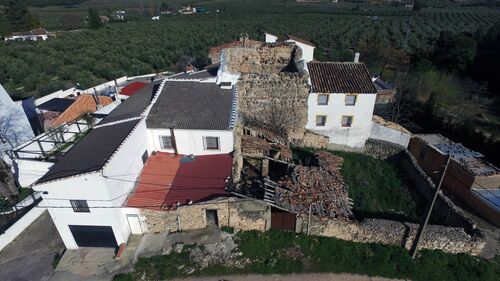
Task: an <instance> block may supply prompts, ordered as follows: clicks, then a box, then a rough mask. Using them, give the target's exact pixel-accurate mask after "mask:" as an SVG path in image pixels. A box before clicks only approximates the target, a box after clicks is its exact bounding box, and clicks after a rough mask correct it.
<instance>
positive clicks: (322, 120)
mask: <svg viewBox="0 0 500 281" xmlns="http://www.w3.org/2000/svg"><path fill="white" fill-rule="evenodd" d="M325 124H326V116H325V115H317V116H316V126H325Z"/></svg>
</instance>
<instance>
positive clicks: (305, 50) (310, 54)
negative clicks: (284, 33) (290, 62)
mask: <svg viewBox="0 0 500 281" xmlns="http://www.w3.org/2000/svg"><path fill="white" fill-rule="evenodd" d="M287 42H294V43H295V45H297V46H299V47H300V48H301V49H302V59H303V60H305V61H306V62H310V61H313V60H314V49H315V47H313V46H311V45H307V44H304V43H301V42H298V41H295V40H287Z"/></svg>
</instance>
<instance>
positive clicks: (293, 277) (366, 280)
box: [173, 273, 401, 281]
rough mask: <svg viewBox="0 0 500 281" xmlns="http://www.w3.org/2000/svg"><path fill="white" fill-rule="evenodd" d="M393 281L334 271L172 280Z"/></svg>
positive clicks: (391, 280) (179, 280) (392, 280)
mask: <svg viewBox="0 0 500 281" xmlns="http://www.w3.org/2000/svg"><path fill="white" fill-rule="evenodd" d="M255 280H259V281H304V280H310V281H389V280H390V281H395V280H401V279H389V278H381V277H370V276H366V275H352V274H334V273H308V274H289V275H281V274H272V275H258V274H251V275H232V276H214V277H193V278H185V279H174V280H173V281H255Z"/></svg>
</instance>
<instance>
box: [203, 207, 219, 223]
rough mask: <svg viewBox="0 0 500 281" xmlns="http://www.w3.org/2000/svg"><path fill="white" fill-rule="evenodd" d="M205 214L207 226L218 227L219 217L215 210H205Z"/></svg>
mask: <svg viewBox="0 0 500 281" xmlns="http://www.w3.org/2000/svg"><path fill="white" fill-rule="evenodd" d="M205 215H206V218H207V226H209V227H210V226H215V227H219V217H218V216H217V210H205Z"/></svg>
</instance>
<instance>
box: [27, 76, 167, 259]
mask: <svg viewBox="0 0 500 281" xmlns="http://www.w3.org/2000/svg"><path fill="white" fill-rule="evenodd" d="M162 85H163V84H161V83H160V82H159V81H157V82H153V83H150V84H148V85H146V86H145V87H144V88H143V91H142V93H141V94H136V95H134V96H131V97H130V98H129V99H127V100H126V101H125V102H123V103H121V104H120V105H119V106H117V107H116V108H115V109H114V110H113V111H112V112H111V113H110V114H108V116H107V117H105V118H104V119H103V120H102V121H101V122H99V123H98V124H97V125H96V126H95V127H94V128H93V129H92V130H91V131H90V132H89V133H88V134H87V135H86V136H85V137H84V138H83V139H82V140H80V141H79V142H78V143H77V144H75V145H74V146H73V147H72V148H71V149H70V150H69V151H68V152H67V153H66V154H64V155H63V156H62V157H61V158H60V159H59V160H58V161H57V162H56V163H55V164H54V165H52V166H51V167H50V168H49V170H48V172H47V173H46V174H44V175H43V176H42V177H41V178H39V179H38V180H37V181H36V182H35V183H34V184H33V185H32V188H33V189H34V190H36V191H40V192H42V198H43V201H42V202H41V203H40V206H42V207H46V208H47V210H48V211H49V213H50V215H51V217H52V220H53V221H54V224H55V226H56V228H57V230H58V232H59V234H60V236H61V238H62V240H63V242H64V244H65V245H66V248H68V249H76V248H78V247H115V246H117V245H120V244H122V243H125V242H126V241H127V239H128V237H129V235H130V233H131V226H130V225H137V223H140V222H138V216H137V212H138V210H136V209H133V208H122V205H123V203H124V202H125V200H126V198H127V196H128V194H129V193H130V192H132V190H133V189H134V187H135V180H136V178H137V176H138V175H139V174H140V172H141V170H142V168H143V165H144V163H145V161H146V160H147V159H148V157H149V155H150V154H151V152H152V151H149V150H148V139H147V130H146V120H145V115H144V114H145V113H146V112H147V108H148V107H150V105H151V101H152V100H153V98H154V96H155V95H157V94H158V93H159V92H160V91H161V87H162ZM141 90H142V89H141Z"/></svg>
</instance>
